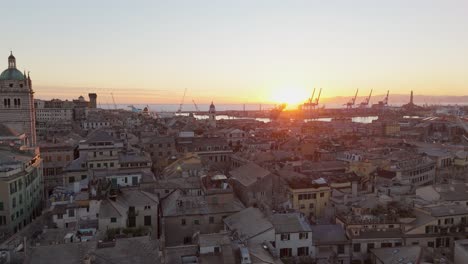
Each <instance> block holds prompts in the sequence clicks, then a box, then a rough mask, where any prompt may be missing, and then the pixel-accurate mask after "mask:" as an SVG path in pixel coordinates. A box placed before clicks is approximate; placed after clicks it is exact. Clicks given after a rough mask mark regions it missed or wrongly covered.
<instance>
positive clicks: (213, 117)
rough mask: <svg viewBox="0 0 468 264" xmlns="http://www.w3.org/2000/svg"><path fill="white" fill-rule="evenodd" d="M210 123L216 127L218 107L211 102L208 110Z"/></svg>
mask: <svg viewBox="0 0 468 264" xmlns="http://www.w3.org/2000/svg"><path fill="white" fill-rule="evenodd" d="M208 125H209V126H210V127H212V128H216V108H215V106H214V104H213V102H211V105H210V110H209V111H208Z"/></svg>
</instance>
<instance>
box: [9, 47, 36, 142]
mask: <svg viewBox="0 0 468 264" xmlns="http://www.w3.org/2000/svg"><path fill="white" fill-rule="evenodd" d="M0 123H1V124H4V125H6V126H7V127H8V128H10V129H11V130H13V131H16V132H17V133H18V134H26V142H27V145H28V146H30V147H33V146H35V145H36V112H35V109H34V92H33V90H32V82H31V78H30V77H29V74H28V75H26V73H22V72H20V71H19V70H18V69H17V68H16V58H15V56H13V53H10V56H9V57H8V68H7V69H6V70H4V71H3V72H2V73H1V74H0Z"/></svg>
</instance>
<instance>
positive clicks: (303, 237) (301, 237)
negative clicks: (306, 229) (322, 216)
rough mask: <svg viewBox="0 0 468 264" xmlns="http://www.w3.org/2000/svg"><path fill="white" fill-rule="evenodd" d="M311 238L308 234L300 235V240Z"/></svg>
mask: <svg viewBox="0 0 468 264" xmlns="http://www.w3.org/2000/svg"><path fill="white" fill-rule="evenodd" d="M307 238H309V234H307V233H299V239H307Z"/></svg>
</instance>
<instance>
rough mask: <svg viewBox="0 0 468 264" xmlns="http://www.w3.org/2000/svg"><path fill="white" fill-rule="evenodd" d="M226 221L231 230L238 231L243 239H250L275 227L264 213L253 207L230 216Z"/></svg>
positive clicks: (238, 235) (238, 234)
mask: <svg viewBox="0 0 468 264" xmlns="http://www.w3.org/2000/svg"><path fill="white" fill-rule="evenodd" d="M224 223H225V224H226V226H227V227H228V228H229V230H231V231H235V232H236V233H237V238H238V239H240V240H241V241H245V240H248V239H250V238H252V237H254V236H256V235H258V234H261V233H263V232H266V231H268V230H270V229H273V225H272V224H271V222H270V221H268V219H267V218H266V217H265V216H264V215H263V213H262V212H261V211H260V210H259V209H257V208H253V207H249V208H246V209H244V210H242V211H240V212H238V213H235V214H233V215H231V216H228V217H226V218H225V219H224Z"/></svg>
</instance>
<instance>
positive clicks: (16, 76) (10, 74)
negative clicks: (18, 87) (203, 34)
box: [0, 68, 25, 81]
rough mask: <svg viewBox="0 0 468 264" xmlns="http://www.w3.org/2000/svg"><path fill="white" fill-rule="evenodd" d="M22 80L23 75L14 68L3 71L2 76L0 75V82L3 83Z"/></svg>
mask: <svg viewBox="0 0 468 264" xmlns="http://www.w3.org/2000/svg"><path fill="white" fill-rule="evenodd" d="M24 79H25V77H24V75H23V73H21V72H20V71H18V70H17V69H15V68H9V69H6V70H4V71H3V72H2V74H0V80H1V81H4V80H15V81H22V80H24Z"/></svg>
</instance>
